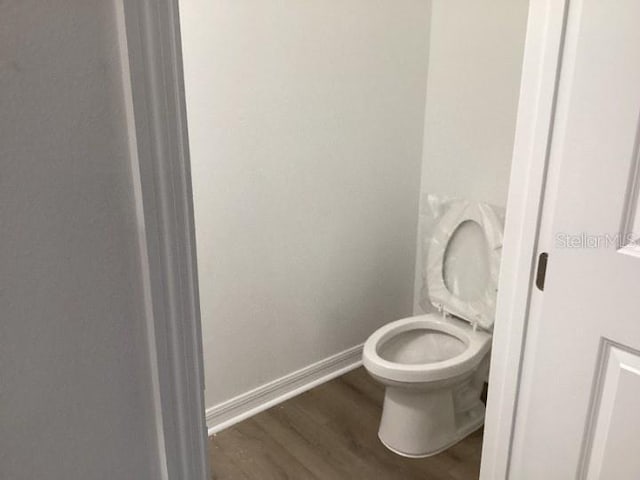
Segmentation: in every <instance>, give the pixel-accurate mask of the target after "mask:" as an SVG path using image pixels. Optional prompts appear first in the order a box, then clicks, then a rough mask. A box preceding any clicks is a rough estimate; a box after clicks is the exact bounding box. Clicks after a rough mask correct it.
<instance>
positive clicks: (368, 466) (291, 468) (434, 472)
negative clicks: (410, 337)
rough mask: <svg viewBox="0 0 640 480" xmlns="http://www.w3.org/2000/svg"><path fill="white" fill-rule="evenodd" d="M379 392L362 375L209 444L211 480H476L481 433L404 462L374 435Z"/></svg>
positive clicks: (305, 395) (337, 382) (312, 393)
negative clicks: (211, 466) (433, 452)
mask: <svg viewBox="0 0 640 480" xmlns="http://www.w3.org/2000/svg"><path fill="white" fill-rule="evenodd" d="M383 399H384V388H383V386H382V385H381V384H379V383H378V382H375V381H374V380H372V379H371V378H370V377H369V375H368V374H367V373H366V371H365V370H364V369H362V368H359V369H357V370H354V371H352V372H349V373H347V374H346V375H344V376H342V377H339V378H337V379H335V380H332V381H330V382H328V383H325V384H323V385H320V386H318V387H316V388H314V389H312V390H310V391H308V392H305V393H303V394H301V395H299V396H297V397H294V398H292V399H291V400H288V401H286V402H284V403H282V404H280V405H277V406H275V407H273V408H271V409H269V410H267V411H265V412H262V413H259V414H258V415H256V416H254V417H252V418H250V419H248V420H245V421H243V422H240V423H238V424H237V425H234V426H232V427H230V428H228V429H226V430H224V431H222V432H220V433H218V434H217V435H215V436H213V437H211V439H210V453H211V463H212V465H213V470H214V473H213V478H214V479H215V480H288V479H292V480H352V479H367V480H368V479H376V480H413V479H416V480H418V479H419V480H475V479H477V478H478V475H479V470H480V455H481V452H482V430H479V431H478V432H475V433H474V434H472V435H470V436H469V437H467V438H466V439H464V440H463V441H462V442H460V443H458V444H456V445H454V446H453V447H451V448H450V449H448V450H447V451H445V452H443V453H441V454H439V455H436V456H433V457H430V458H422V459H408V458H404V457H401V456H399V455H396V454H394V453H392V452H390V451H389V450H388V449H386V448H385V447H384V446H383V445H382V444H381V443H380V441H379V440H378V437H377V430H378V422H379V421H380V414H381V412H382V402H383Z"/></svg>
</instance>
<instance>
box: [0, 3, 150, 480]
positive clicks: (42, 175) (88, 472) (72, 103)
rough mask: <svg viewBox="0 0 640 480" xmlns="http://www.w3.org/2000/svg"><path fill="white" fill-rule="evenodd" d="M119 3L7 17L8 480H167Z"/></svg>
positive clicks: (28, 7) (2, 431) (3, 288)
mask: <svg viewBox="0 0 640 480" xmlns="http://www.w3.org/2000/svg"><path fill="white" fill-rule="evenodd" d="M119 54H120V53H119V50H118V30H117V25H116V14H115V9H114V4H113V2H106V1H104V0H85V1H82V2H78V1H72V0H60V1H56V2H43V1H34V0H9V1H5V2H2V5H0V166H1V168H0V272H1V274H0V478H2V479H13V480H27V479H28V480H32V479H36V478H47V479H52V480H59V479H60V480H61V479H87V480H89V479H105V478H113V479H124V478H130V479H140V480H143V479H149V480H151V479H154V480H155V479H158V478H161V477H160V463H159V462H160V460H159V457H158V445H157V439H156V429H155V422H154V418H153V410H154V409H153V405H154V404H153V398H152V389H151V386H150V383H149V382H150V378H151V377H150V375H151V374H150V371H149V366H148V356H149V352H148V348H147V343H146V332H145V321H144V312H143V305H142V295H141V288H140V285H141V283H140V282H141V278H140V261H139V255H138V236H137V225H136V217H135V211H134V200H133V194H132V182H131V174H130V165H129V161H130V160H129V150H128V143H127V142H128V140H127V127H126V118H125V113H124V97H123V91H122V82H121V68H120V63H119Z"/></svg>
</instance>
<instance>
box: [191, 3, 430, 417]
mask: <svg viewBox="0 0 640 480" xmlns="http://www.w3.org/2000/svg"><path fill="white" fill-rule="evenodd" d="M429 5H430V3H429V1H427V0H402V1H397V0H379V1H376V2H371V1H370V0H343V1H339V2H328V1H318V0H262V1H245V0H243V1H238V0H183V1H182V2H181V4H180V7H181V12H180V13H181V23H182V35H183V49H184V67H185V84H186V85H185V86H186V97H187V110H188V121H189V136H190V148H191V163H192V171H193V188H194V203H195V217H196V218H195V220H196V235H197V247H198V268H199V275H200V298H201V307H202V328H203V337H204V358H205V370H206V387H207V391H206V404H207V406H208V407H211V406H214V405H216V404H219V403H221V402H223V401H225V400H228V399H230V398H232V397H234V396H237V395H239V394H243V393H245V392H247V391H248V390H250V389H253V388H255V387H258V386H260V385H262V384H265V383H267V382H271V381H273V380H275V379H277V378H279V377H282V376H284V375H286V374H289V373H291V372H293V371H295V370H297V369H300V368H302V367H305V366H307V365H309V364H311V363H313V362H316V361H318V360H321V359H323V358H327V357H329V356H331V355H333V354H336V353H338V352H341V351H343V350H345V349H347V348H349V347H352V346H354V345H358V344H360V343H362V342H363V341H364V340H365V339H366V338H367V336H368V335H369V334H371V332H373V331H374V330H375V329H376V328H377V327H379V326H380V325H382V324H384V323H386V322H388V321H390V320H393V319H395V318H400V317H402V316H406V315H410V314H411V311H412V302H413V288H412V287H413V272H414V266H415V238H416V229H417V225H416V223H417V222H416V218H417V216H418V203H419V183H420V170H421V161H422V158H421V150H422V135H423V128H422V126H423V120H424V97H425V84H426V76H427V63H428V37H429Z"/></svg>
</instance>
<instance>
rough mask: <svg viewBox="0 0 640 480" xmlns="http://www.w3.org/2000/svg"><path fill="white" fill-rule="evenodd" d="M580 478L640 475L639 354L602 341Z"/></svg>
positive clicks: (624, 479) (628, 479)
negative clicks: (602, 345) (598, 375)
mask: <svg viewBox="0 0 640 480" xmlns="http://www.w3.org/2000/svg"><path fill="white" fill-rule="evenodd" d="M600 358H601V366H600V378H599V380H598V381H597V383H596V388H595V394H596V396H595V398H594V402H593V408H592V413H591V416H590V423H591V425H590V426H589V428H588V432H589V433H588V434H587V436H586V440H587V443H586V445H585V452H586V455H585V456H584V457H583V458H584V459H583V462H582V464H583V468H582V472H584V473H583V474H582V475H580V477H581V478H586V479H587V480H609V479H616V480H637V479H638V478H640V454H639V451H638V443H639V436H640V430H639V428H640V409H639V408H638V399H640V355H639V353H638V352H637V351H634V350H632V349H627V348H625V347H623V346H621V345H615V344H612V343H611V342H608V341H605V342H604V348H603V350H602V355H601V357H600Z"/></svg>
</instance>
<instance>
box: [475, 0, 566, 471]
mask: <svg viewBox="0 0 640 480" xmlns="http://www.w3.org/2000/svg"><path fill="white" fill-rule="evenodd" d="M567 6H568V0H562V1H557V0H531V3H530V5H529V17H528V20H527V35H526V40H525V51H524V59H523V67H522V80H521V85H520V98H519V104H518V115H517V124H516V133H515V141H514V150H513V161H512V166H511V178H510V183H509V196H508V200H507V213H506V221H505V233H504V247H503V253H502V264H501V271H500V272H501V273H500V282H499V286H498V299H497V308H496V321H495V325H494V336H493V345H492V353H491V374H490V378H489V384H490V388H489V397H488V402H487V412H486V417H485V429H484V441H483V447H482V464H481V470H480V479H481V480H499V479H507V478H508V473H509V472H508V470H509V460H510V453H511V444H512V440H513V438H512V436H513V427H514V421H515V413H516V407H517V401H518V387H519V383H520V371H521V364H522V353H523V351H522V350H523V347H524V340H525V334H526V325H527V319H528V311H529V300H530V297H531V291H532V288H534V286H533V277H534V273H535V268H536V257H537V241H538V234H539V224H540V218H541V213H542V199H543V195H544V186H545V181H546V168H547V158H548V148H549V144H550V132H551V128H552V126H553V116H554V109H555V97H556V90H557V80H558V75H559V70H560V60H561V51H562V43H563V37H564V30H565V17H566V11H567Z"/></svg>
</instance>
